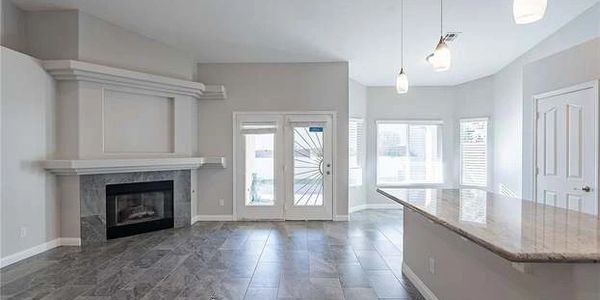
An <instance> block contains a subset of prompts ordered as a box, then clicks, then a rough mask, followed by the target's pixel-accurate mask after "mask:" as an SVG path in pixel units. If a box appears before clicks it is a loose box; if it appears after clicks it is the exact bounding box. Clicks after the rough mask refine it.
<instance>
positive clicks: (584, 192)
mask: <svg viewBox="0 0 600 300" xmlns="http://www.w3.org/2000/svg"><path fill="white" fill-rule="evenodd" d="M597 101H598V92H597V88H596V85H595V84H593V85H584V86H578V87H574V88H571V89H565V90H562V91H558V92H554V93H549V94H546V95H543V96H539V97H536V102H537V114H536V118H537V120H536V123H537V128H536V140H537V141H536V165H537V169H536V172H537V174H536V191H535V198H536V201H537V202H540V203H544V204H547V205H552V206H558V207H563V208H569V209H573V210H577V211H581V212H585V213H589V214H594V215H597V214H598V200H597V186H596V182H597V180H596V167H597V135H598V131H597V127H596V126H597V125H596V117H597V115H596V109H597V107H596V103H597Z"/></svg>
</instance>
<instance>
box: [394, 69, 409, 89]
mask: <svg viewBox="0 0 600 300" xmlns="http://www.w3.org/2000/svg"><path fill="white" fill-rule="evenodd" d="M396 92H397V93H398V94H406V93H407V92H408V76H406V73H404V68H402V69H401V70H400V73H398V75H397V76H396Z"/></svg>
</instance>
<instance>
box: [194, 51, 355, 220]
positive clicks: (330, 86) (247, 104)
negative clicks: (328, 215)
mask: <svg viewBox="0 0 600 300" xmlns="http://www.w3.org/2000/svg"><path fill="white" fill-rule="evenodd" d="M198 80H199V81H200V82H203V83H205V84H216V83H218V84H223V85H225V87H227V96H228V98H227V100H225V101H201V102H200V103H199V123H200V130H199V131H200V133H199V136H200V137H201V138H200V146H199V149H200V151H199V152H200V154H202V155H219V156H221V155H223V156H225V157H226V158H227V162H228V163H229V164H230V166H229V167H228V168H227V169H224V170H214V169H212V170H200V171H199V172H198V211H197V213H198V214H199V215H231V214H232V213H233V207H232V204H233V202H232V201H233V200H232V199H233V192H232V185H233V182H232V181H233V169H232V168H231V162H232V159H233V137H232V132H233V124H232V122H233V121H232V120H233V112H234V111H317V110H320V111H336V112H337V124H336V125H337V149H336V153H335V155H336V161H337V165H336V166H335V171H336V184H337V190H336V193H337V199H338V202H337V203H338V204H337V210H336V212H337V214H340V215H345V214H347V211H348V200H347V199H348V63H345V62H339V63H338V62H336V63H289V64H286V63H273V64H236V63H232V64H198ZM219 199H223V200H224V202H225V205H224V206H219Z"/></svg>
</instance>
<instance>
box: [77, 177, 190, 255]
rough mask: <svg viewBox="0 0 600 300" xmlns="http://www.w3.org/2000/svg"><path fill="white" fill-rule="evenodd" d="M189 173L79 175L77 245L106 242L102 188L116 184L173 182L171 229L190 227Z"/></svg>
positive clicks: (104, 198) (104, 204)
mask: <svg viewBox="0 0 600 300" xmlns="http://www.w3.org/2000/svg"><path fill="white" fill-rule="evenodd" d="M190 176H191V174H190V171H189V170H182V171H157V172H135V173H116V174H98V175H82V176H81V178H80V181H79V182H80V183H79V184H80V187H79V188H80V193H81V212H80V213H81V245H82V246H86V245H92V244H98V243H102V242H105V241H106V185H107V184H118V183H133V182H148V181H164V180H173V206H174V211H173V217H174V226H175V228H179V227H187V226H190V222H191V217H190V216H191V194H190V193H191V186H190Z"/></svg>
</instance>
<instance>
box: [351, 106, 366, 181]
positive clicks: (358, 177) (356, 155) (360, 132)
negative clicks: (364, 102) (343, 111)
mask: <svg viewBox="0 0 600 300" xmlns="http://www.w3.org/2000/svg"><path fill="white" fill-rule="evenodd" d="M363 123H364V122H363V120H362V119H359V118H350V122H349V124H348V128H349V133H348V152H349V153H348V154H349V155H348V156H349V157H348V159H349V161H348V167H349V172H350V173H349V176H348V182H349V184H350V186H360V185H362V156H363V155H362V154H363V151H364V150H363V149H364V147H363V141H364V128H363Z"/></svg>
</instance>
